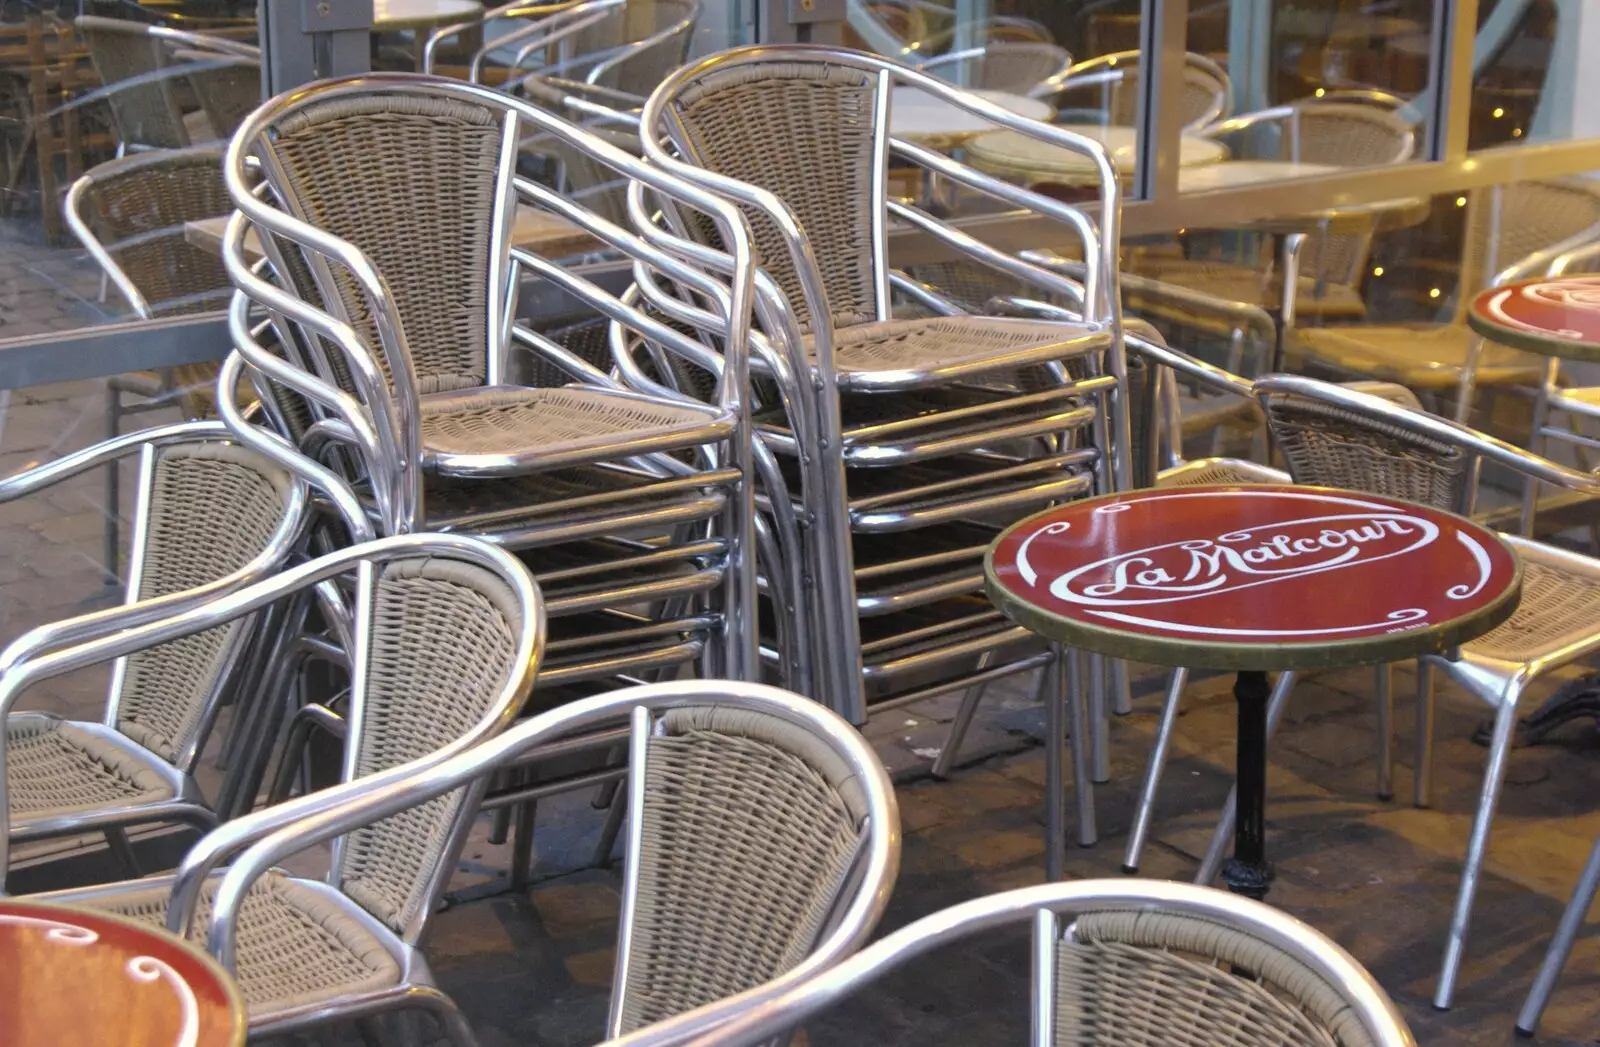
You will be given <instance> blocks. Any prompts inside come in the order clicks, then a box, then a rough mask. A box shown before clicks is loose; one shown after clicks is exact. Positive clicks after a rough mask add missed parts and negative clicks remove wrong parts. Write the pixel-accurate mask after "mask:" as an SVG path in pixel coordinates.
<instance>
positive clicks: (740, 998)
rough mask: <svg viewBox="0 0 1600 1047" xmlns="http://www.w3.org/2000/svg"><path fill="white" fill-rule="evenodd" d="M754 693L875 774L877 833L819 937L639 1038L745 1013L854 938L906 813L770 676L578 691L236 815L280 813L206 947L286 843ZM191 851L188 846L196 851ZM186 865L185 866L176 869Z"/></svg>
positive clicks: (859, 935)
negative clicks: (399, 761) (542, 752)
mask: <svg viewBox="0 0 1600 1047" xmlns="http://www.w3.org/2000/svg"><path fill="white" fill-rule="evenodd" d="M751 697H754V698H757V699H760V700H761V704H762V707H763V709H764V710H765V711H768V712H769V713H771V714H773V715H778V716H782V717H783V718H784V719H787V720H790V721H792V722H794V723H796V724H798V725H800V726H802V727H804V728H807V729H809V730H812V731H815V732H818V733H822V734H824V735H825V736H826V737H827V738H828V739H829V741H830V743H831V744H832V746H834V747H835V748H836V750H840V751H842V752H844V753H848V754H850V761H851V763H853V764H855V765H856V766H857V767H858V768H859V773H861V774H862V775H863V776H870V778H871V779H872V781H871V784H870V787H868V788H866V789H865V790H864V792H865V793H866V796H867V802H868V811H867V819H866V826H867V831H868V832H869V833H870V846H868V847H867V848H866V853H865V862H864V868H863V872H862V875H861V877H860V882H861V883H862V884H863V885H864V887H863V888H862V889H858V890H856V891H855V893H854V896H853V897H851V898H850V901H849V905H848V906H847V907H846V908H845V910H844V912H843V914H842V916H841V917H840V919H839V920H838V921H837V923H836V924H835V925H834V926H833V928H832V929H831V930H829V931H828V933H827V934H826V936H825V938H824V939H823V941H821V942H819V943H818V945H817V946H816V948H814V949H813V950H812V951H811V953H810V954H809V955H808V956H807V957H806V958H805V959H804V960H802V961H801V962H800V963H799V964H797V965H796V966H795V967H794V968H792V969H791V970H790V971H788V972H787V973H785V974H784V975H782V976H781V977H780V978H778V979H777V980H776V981H774V982H772V983H769V984H768V985H767V986H762V987H759V988H756V989H751V990H749V991H747V992H744V993H740V994H738V995H736V996H733V997H730V998H728V999H726V1000H720V1001H717V1002H716V1003H713V1004H710V1005H708V1006H706V1007H702V1008H698V1009H697V1010H695V1011H691V1012H689V1013H688V1014H685V1015H682V1016H680V1017H679V1018H675V1019H671V1020H669V1021H668V1022H665V1023H662V1024H660V1025H655V1026H651V1027H650V1030H649V1035H648V1036H646V1037H645V1039H643V1040H641V1041H640V1042H648V1043H651V1044H666V1043H673V1042H677V1041H678V1040H681V1039H682V1038H683V1037H684V1036H685V1035H686V1034H687V1033H689V1032H691V1031H693V1030H694V1029H697V1028H700V1027H702V1023H704V1022H707V1021H715V1020H717V1018H718V1017H720V1016H725V1015H729V1014H735V1013H739V1012H741V1011H743V1010H745V1009H747V1008H749V1007H750V1006H752V1005H754V1004H755V1003H758V1002H760V1001H761V1000H763V999H766V998H768V997H770V996H772V995H775V994H776V993H777V992H779V991H781V990H782V989H784V988H787V987H789V986H793V985H798V984H801V983H803V982H804V981H805V980H806V979H807V978H809V977H811V976H813V975H814V974H816V973H817V972H819V971H823V970H826V969H827V968H828V967H830V966H832V965H833V964H834V963H836V962H837V961H838V960H839V959H840V958H841V957H844V956H847V955H849V954H850V953H851V952H853V951H854V950H855V949H857V948H859V947H860V946H861V944H862V943H863V942H864V941H865V940H866V938H867V936H868V935H869V934H870V933H871V930H872V927H873V926H874V925H875V924H876V923H877V920H878V918H879V917H880V916H881V915H882V913H883V910H884V907H885V906H886V905H887V904H888V900H889V891H890V889H891V888H892V886H893V882H894V876H895V872H896V871H897V869H898V866H899V849H900V840H899V813H898V811H897V810H896V807H895V803H894V790H893V787H892V786H891V785H890V783H889V778H888V774H887V772H885V771H884V769H883V764H882V762H881V761H880V760H879V759H878V758H877V757H876V756H875V755H874V754H873V752H872V750H871V748H870V747H869V746H868V745H867V744H866V742H865V740H864V739H862V737H861V735H860V734H859V733H858V732H856V730H855V729H854V728H853V727H851V726H850V725H849V724H847V723H846V722H845V721H843V720H842V719H840V718H838V717H837V716H834V715H832V714H831V713H828V712H827V710H825V709H822V708H821V707H820V706H818V705H816V704H815V703H813V702H811V701H809V700H807V699H804V698H801V697H799V696H798V695H794V694H791V693H789V692H787V691H782V690H779V689H777V688H775V687H768V686H766V685H763V684H754V683H738V682H735V681H725V680H681V681H673V682H670V683H658V684H644V685H640V686H636V687H628V688H624V689H622V690H619V691H611V692H608V693H606V694H600V695H596V696H594V697H590V698H582V699H579V700H577V701H574V702H569V703H567V704H566V705H563V706H561V707H560V708H558V709H554V710H552V711H550V712H547V713H542V714H540V715H538V716H535V717H533V718H531V719H529V720H526V721H524V722H522V723H520V724H518V725H517V726H515V727H513V728H511V729H510V730H508V731H506V732H505V733H504V734H501V735H500V736H498V737H496V738H493V739H490V740H489V741H486V742H483V743H482V744H481V745H477V746H473V747H468V748H466V751H461V747H460V746H455V747H452V748H454V749H455V750H456V753H455V754H453V755H450V756H447V757H441V756H440V754H437V753H436V754H434V755H433V756H430V757H424V758H422V759H420V760H416V761H413V762H412V763H410V764H403V765H401V766H399V767H396V768H392V769H391V770H388V771H384V772H382V773H381V774H376V775H369V776H367V777H366V778H362V779H359V780H357V781H355V782H351V783H348V784H346V785H340V786H335V787H334V788H332V789H325V790H323V791H322V792H320V793H316V794H313V795H312V796H310V797H305V798H304V800H306V801H316V802H306V803H302V804H300V805H299V810H297V811H296V812H294V814H293V815H292V816H291V817H288V818H284V817H282V816H281V815H280V814H279V813H278V812H280V811H281V810H282V808H283V807H287V806H289V804H284V805H280V806H279V807H273V808H269V809H267V810H265V811H261V812H258V813H257V814H252V815H247V816H246V817H244V818H240V819H237V820H236V821H233V822H230V823H229V824H228V825H226V826H223V827H222V828H221V829H219V830H217V831H216V832H213V833H212V834H211V836H218V835H221V834H222V833H224V832H227V831H229V830H232V829H234V828H235V827H237V826H241V825H243V824H244V823H247V822H254V823H257V824H258V825H260V824H265V823H266V822H267V821H268V820H271V821H273V822H275V823H276V825H275V827H274V828H273V829H272V830H271V831H270V834H266V835H262V834H261V833H259V832H257V833H256V836H257V838H259V840H260V842H259V843H257V844H255V845H254V846H252V847H251V848H250V849H249V850H248V851H246V852H245V853H244V854H241V855H240V856H239V857H238V859H237V860H235V862H234V863H233V865H232V866H231V867H230V868H229V869H228V870H227V872H226V873H225V874H224V875H223V879H222V883H221V885H220V886H219V887H218V888H217V894H216V903H215V905H214V907H213V911H212V915H211V925H210V930H209V934H208V938H207V948H208V949H209V951H210V952H211V953H212V955H214V956H216V957H217V959H218V960H219V961H220V962H221V963H222V964H223V965H224V966H231V965H232V962H233V958H234V950H235V942H236V935H235V914H236V913H237V911H238V906H239V905H240V903H241V902H243V900H244V898H245V895H246V894H247V893H248V892H249V890H250V885H251V884H252V883H254V882H255V880H256V879H258V878H259V877H260V876H261V875H262V874H263V873H265V872H266V871H267V870H268V869H270V868H271V867H272V866H273V865H274V864H276V863H277V862H279V861H281V860H282V859H283V858H284V857H287V856H288V855H291V854H294V853H296V852H298V851H302V850H304V849H305V848H306V847H308V846H311V845H313V844H315V843H318V842H321V841H324V840H327V839H330V838H332V837H335V836H340V835H343V834H344V833H347V832H349V831H351V830H352V829H356V828H359V827H360V826H363V825H367V824H369V823H371V822H374V821H377V820H378V819H381V818H384V817H387V816H389V815H392V814H395V813H397V812H399V811H403V810H406V809H407V808H409V807H412V806H415V805H416V804H419V803H422V802H425V801H426V800H428V799H431V798H432V797H435V796H440V795H443V794H444V793H447V792H449V791H451V790H453V789H456V788H458V787H460V786H462V785H466V784H468V783H471V782H473V781H475V780H477V779H478V778H481V777H482V776H484V775H485V774H488V773H489V772H491V771H493V770H494V769H495V768H497V767H500V766H503V765H504V764H505V763H507V762H509V761H512V760H516V759H518V758H520V757H522V756H524V755H526V754H527V753H529V752H531V751H533V750H534V749H537V748H538V747H539V746H541V745H545V744H548V743H550V742H553V741H555V740H557V739H559V738H562V737H565V736H568V735H571V734H574V733H576V732H579V731H584V730H589V729H593V728H596V727H599V726H603V725H611V724H614V723H615V722H617V721H618V720H621V719H624V718H627V717H628V716H630V714H632V712H633V710H634V709H636V708H648V709H649V710H651V711H659V710H665V709H670V708H674V707H682V706H699V705H712V704H716V703H717V702H718V701H727V702H731V703H738V702H739V701H740V700H741V699H743V700H746V701H748V700H749V699H750V698H751ZM295 803H297V801H290V804H295ZM207 839H210V837H207ZM204 842H205V841H202V843H204ZM190 853H191V855H192V854H193V853H194V852H193V851H191V852H190ZM185 864H186V865H187V860H186V862H185ZM185 874H186V872H180V874H179V875H180V878H181V877H182V876H184V875H185ZM174 900H176V891H175V892H174ZM169 911H171V909H170V908H169ZM169 926H170V924H169Z"/></svg>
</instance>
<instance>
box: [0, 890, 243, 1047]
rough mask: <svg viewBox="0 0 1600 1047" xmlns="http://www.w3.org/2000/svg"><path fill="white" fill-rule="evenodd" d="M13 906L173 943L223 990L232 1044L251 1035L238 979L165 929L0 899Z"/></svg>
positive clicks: (57, 905) (83, 909)
mask: <svg viewBox="0 0 1600 1047" xmlns="http://www.w3.org/2000/svg"><path fill="white" fill-rule="evenodd" d="M5 906H16V907H17V908H26V909H36V910H38V911H39V912H41V913H49V914H53V915H55V916H57V917H60V916H62V915H63V914H65V913H71V914H73V915H83V916H87V917H90V918H91V919H95V920H104V921H105V922H106V923H114V924H120V925H121V926H123V927H125V928H127V929H128V930H131V931H133V932H135V933H136V934H139V935H146V936H150V937H158V938H164V939H166V940H167V941H168V942H169V943H176V944H177V945H178V947H179V948H182V949H184V950H185V951H186V952H188V954H189V956H190V958H191V959H193V960H195V961H196V962H198V963H199V964H200V966H201V967H204V968H205V969H206V970H207V971H208V972H209V973H210V974H211V975H212V977H213V978H215V979H216V982H217V984H218V985H220V986H221V987H222V992H223V995H224V996H226V997H227V1000H228V1010H229V1021H228V1024H229V1025H230V1026H232V1028H231V1030H230V1032H231V1036H232V1042H233V1043H234V1044H236V1045H238V1047H243V1045H244V1044H245V1043H246V1041H247V1040H248V1039H249V1035H250V1020H249V1013H248V1011H247V1009H246V1005H245V1002H244V994H243V993H241V992H240V991H239V982H238V979H237V978H235V977H234V975H233V974H232V972H230V971H229V970H228V969H227V968H226V967H224V966H222V964H220V963H218V962H217V959H216V957H214V956H212V955H211V954H210V953H209V952H207V951H206V950H204V949H202V948H201V947H200V946H198V945H196V944H195V943H193V942H191V941H189V940H187V939H184V938H180V937H178V936H177V935H175V934H173V933H172V932H171V931H169V930H167V929H166V928H165V927H157V926H155V925H154V924H150V923H147V922H145V921H143V920H136V919H134V918H133V917H131V916H124V915H123V914H121V913H114V912H107V911H106V910H103V909H94V908H90V907H88V906H78V905H72V904H70V903H66V902H55V901H50V900H48V899H44V898H36V897H33V896H30V895H20V896H18V895H3V896H0V908H4V907H5Z"/></svg>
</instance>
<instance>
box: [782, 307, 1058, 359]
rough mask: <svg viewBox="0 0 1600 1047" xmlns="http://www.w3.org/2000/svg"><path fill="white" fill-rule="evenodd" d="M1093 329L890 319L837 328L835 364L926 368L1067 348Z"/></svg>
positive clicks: (968, 319) (991, 320)
mask: <svg viewBox="0 0 1600 1047" xmlns="http://www.w3.org/2000/svg"><path fill="white" fill-rule="evenodd" d="M1089 330H1090V328H1088V327H1085V326H1078V325H1072V324H1055V323H1047V322H1045V321H1033V320H1013V319H1001V318H996V317H986V316H933V317H925V318H918V319H913V320H886V321H884V322H882V323H873V324H862V325H860V326H857V327H849V328H845V329H844V330H841V331H838V332H836V333H835V335H834V343H833V352H834V365H835V367H836V368H837V369H838V370H839V371H840V372H850V371H854V372H872V371H893V370H901V369H907V370H918V371H926V370H930V369H933V368H940V367H948V366H951V365H954V364H959V363H963V362H966V361H969V360H974V359H983V358H985V357H990V356H1001V355H1004V354H1009V353H1015V352H1021V351H1023V350H1027V349H1034V348H1041V347H1048V346H1053V345H1060V346H1063V348H1065V343H1067V342H1069V341H1071V340H1073V339H1076V338H1081V337H1083V336H1084V334H1085V333H1087V332H1088V331H1089ZM807 348H808V349H809V348H810V342H809V340H808V343H807Z"/></svg>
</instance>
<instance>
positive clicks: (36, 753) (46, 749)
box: [6, 714, 173, 817]
mask: <svg viewBox="0 0 1600 1047" xmlns="http://www.w3.org/2000/svg"><path fill="white" fill-rule="evenodd" d="M6 793H7V798H8V803H9V806H10V810H11V814H12V816H13V817H16V816H19V815H26V816H32V817H45V816H47V815H52V814H64V813H67V812H68V811H73V810H85V809H88V808H96V807H108V806H113V805H114V806H119V807H121V806H136V805H140V804H147V803H154V802H157V801H160V800H165V799H171V798H172V796H173V791H172V787H171V786H170V785H168V784H167V782H166V781H165V780H163V779H162V778H161V776H160V775H158V774H156V773H155V772H153V771H151V770H149V769H148V768H145V767H141V766H140V765H139V763H138V762H137V761H136V760H133V759H129V758H127V757H126V756H125V755H124V754H123V753H120V752H118V751H117V750H115V749H114V748H112V747H111V746H109V745H107V744H105V743H104V742H103V741H102V740H101V739H98V738H95V737H94V736H93V735H92V734H90V733H88V732H86V731H83V730H81V729H79V728H77V727H75V726H73V725H72V724H71V723H68V722H65V721H62V720H58V719H56V718H55V717H53V716H44V715H29V714H23V715H14V716H10V717H8V718H7V719H6Z"/></svg>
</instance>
